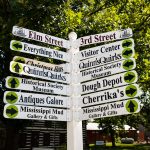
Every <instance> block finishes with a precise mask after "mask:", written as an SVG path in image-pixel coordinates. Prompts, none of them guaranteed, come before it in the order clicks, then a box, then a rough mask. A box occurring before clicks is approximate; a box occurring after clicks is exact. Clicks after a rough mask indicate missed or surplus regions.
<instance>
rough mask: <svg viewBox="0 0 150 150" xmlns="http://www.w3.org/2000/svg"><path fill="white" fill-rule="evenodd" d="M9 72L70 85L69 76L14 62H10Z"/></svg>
mask: <svg viewBox="0 0 150 150" xmlns="http://www.w3.org/2000/svg"><path fill="white" fill-rule="evenodd" d="M10 71H11V72H13V73H17V74H21V75H26V76H30V77H35V78H40V79H45V80H52V81H56V82H63V83H70V75H69V74H64V73H59V72H58V73H56V72H53V71H49V70H47V69H43V68H38V67H34V66H30V65H26V64H22V63H18V62H15V61H11V62H10Z"/></svg>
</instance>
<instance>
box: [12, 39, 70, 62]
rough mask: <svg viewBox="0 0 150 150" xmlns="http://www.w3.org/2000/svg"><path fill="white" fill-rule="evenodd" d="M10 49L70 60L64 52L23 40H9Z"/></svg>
mask: <svg viewBox="0 0 150 150" xmlns="http://www.w3.org/2000/svg"><path fill="white" fill-rule="evenodd" d="M10 49H11V50H14V51H18V52H22V53H28V54H32V55H36V56H42V57H46V58H53V59H58V60H63V61H67V62H70V58H71V57H70V55H69V54H68V53H66V52H62V51H59V50H54V49H50V48H46V47H42V46H37V45H33V44H29V43H25V42H20V41H15V40H12V41H11V42H10Z"/></svg>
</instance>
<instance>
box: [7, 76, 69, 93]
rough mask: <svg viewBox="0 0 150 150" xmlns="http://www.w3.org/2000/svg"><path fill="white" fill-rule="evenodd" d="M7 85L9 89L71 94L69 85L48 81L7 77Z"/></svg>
mask: <svg viewBox="0 0 150 150" xmlns="http://www.w3.org/2000/svg"><path fill="white" fill-rule="evenodd" d="M5 83H6V87H7V88H9V89H16V90H24V91H32V92H39V93H47V94H60V95H70V94H71V89H70V87H69V86H68V85H65V84H60V83H53V82H46V81H40V80H33V79H26V78H19V77H11V76H8V77H7V78H6V82H5Z"/></svg>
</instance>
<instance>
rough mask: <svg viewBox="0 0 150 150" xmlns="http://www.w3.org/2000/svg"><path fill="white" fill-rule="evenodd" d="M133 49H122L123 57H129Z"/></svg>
mask: <svg viewBox="0 0 150 150" xmlns="http://www.w3.org/2000/svg"><path fill="white" fill-rule="evenodd" d="M133 51H134V50H133V49H132V48H125V49H124V50H123V51H122V56H123V57H124V58H130V57H131V56H132V55H133Z"/></svg>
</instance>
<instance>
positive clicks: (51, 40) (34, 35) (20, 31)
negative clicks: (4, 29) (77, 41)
mask: <svg viewBox="0 0 150 150" xmlns="http://www.w3.org/2000/svg"><path fill="white" fill-rule="evenodd" d="M12 33H13V34H14V35H15V36H19V37H23V38H27V39H31V40H35V41H39V42H43V43H47V44H50V45H55V46H58V47H63V48H70V43H69V41H67V40H64V39H61V38H58V37H54V36H51V35H48V34H44V33H40V32H36V31H33V30H29V29H26V28H22V27H18V26H13V30H12Z"/></svg>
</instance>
